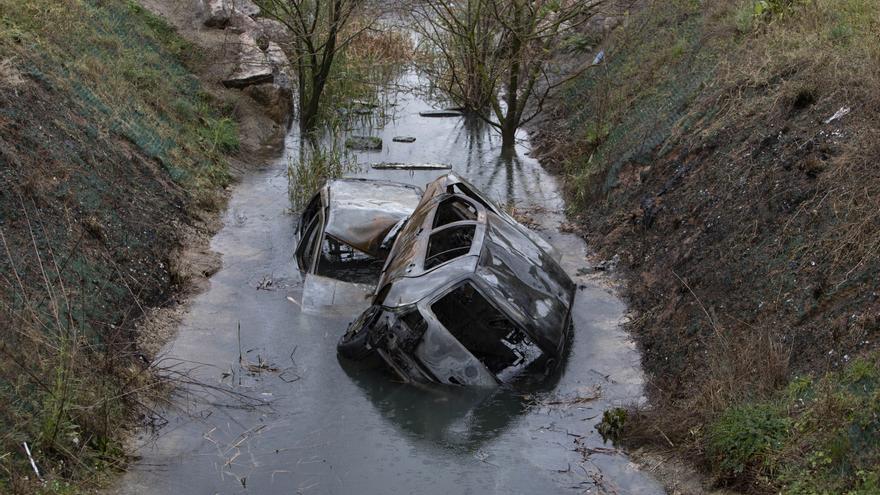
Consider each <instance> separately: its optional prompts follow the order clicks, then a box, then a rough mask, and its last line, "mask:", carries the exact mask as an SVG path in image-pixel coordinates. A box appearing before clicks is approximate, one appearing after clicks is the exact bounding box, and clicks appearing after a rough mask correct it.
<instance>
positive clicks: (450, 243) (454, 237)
mask: <svg viewBox="0 0 880 495" xmlns="http://www.w3.org/2000/svg"><path fill="white" fill-rule="evenodd" d="M476 231H477V226H476V225H456V226H454V227H449V228H447V229H443V230H440V231H438V232H434V233H433V234H431V237H430V238H428V254H427V255H425V270H430V269H431V268H434V267H435V266H438V265H441V264H443V263H446V262H447V261H451V260H453V259H455V258H458V257H461V256H464V255H466V254H468V253H469V252H470V250H471V244H473V242H474V234H475V233H476Z"/></svg>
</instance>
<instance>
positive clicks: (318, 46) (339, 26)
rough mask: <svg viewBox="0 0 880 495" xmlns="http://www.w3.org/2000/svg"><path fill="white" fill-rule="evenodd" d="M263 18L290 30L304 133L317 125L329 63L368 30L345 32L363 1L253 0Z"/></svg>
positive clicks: (291, 53)
mask: <svg viewBox="0 0 880 495" xmlns="http://www.w3.org/2000/svg"><path fill="white" fill-rule="evenodd" d="M255 3H257V4H258V5H259V6H260V8H261V9H262V11H263V15H265V16H267V17H269V18H272V19H275V20H277V21H279V22H281V23H282V24H284V25H285V26H287V28H288V29H289V30H290V32H291V34H292V42H291V43H290V46H289V47H288V50H287V51H288V52H289V53H290V55H292V58H293V60H292V61H291V63H292V65H293V69H294V71H295V72H296V79H297V91H298V95H297V107H298V110H299V111H298V115H299V126H300V130H301V131H302V132H303V133H304V134H306V133H310V132H311V131H313V130H314V129H315V127H316V126H317V124H318V112H319V110H320V103H321V96H322V94H323V93H324V89H325V87H326V86H327V82H328V81H329V79H330V71H331V69H332V68H333V63H334V61H335V60H336V58H337V55H339V54H340V53H341V52H342V51H343V50H345V48H346V47H347V46H348V45H349V44H350V43H351V42H352V41H353V40H354V39H355V38H356V37H357V35H358V34H359V33H360V32H362V31H363V30H365V29H368V28H369V27H370V24H371V23H363V24H362V25H361V27H359V28H358V29H354V30H353V29H348V27H349V25H350V24H351V21H352V20H353V18H354V17H355V16H356V15H357V14H358V13H359V10H360V9H362V7H363V6H364V4H365V3H366V2H364V1H362V0H256V2H255ZM364 18H366V17H364Z"/></svg>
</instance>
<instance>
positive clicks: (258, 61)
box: [223, 33, 275, 88]
mask: <svg viewBox="0 0 880 495" xmlns="http://www.w3.org/2000/svg"><path fill="white" fill-rule="evenodd" d="M238 49H239V54H238V64H237V65H236V68H235V70H234V71H233V73H232V74H230V75H229V77H227V78H226V79H224V80H223V85H224V86H226V87H227V88H245V87H248V86H252V85H256V84H263V83H271V82H274V80H275V74H274V71H273V68H272V64H270V63H269V57H268V56H267V55H266V53H264V52H263V50H261V49H260V47H259V45H258V44H257V41H256V40H255V39H254V37H253V36H251V35H250V34H249V33H242V34H240V35H239V36H238Z"/></svg>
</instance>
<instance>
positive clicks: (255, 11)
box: [229, 0, 260, 17]
mask: <svg viewBox="0 0 880 495" xmlns="http://www.w3.org/2000/svg"><path fill="white" fill-rule="evenodd" d="M229 1H230V3H231V4H232V9H233V10H234V11H236V12H241V13H242V14H244V15H247V16H250V17H255V16H258V15H260V7H258V6H257V4H255V3H254V2H253V1H252V0H229Z"/></svg>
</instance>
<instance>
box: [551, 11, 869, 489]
mask: <svg viewBox="0 0 880 495" xmlns="http://www.w3.org/2000/svg"><path fill="white" fill-rule="evenodd" d="M755 3H756V2H753V1H751V0H743V1H737V2H697V1H691V0H674V1H670V2H656V3H655V4H653V5H651V6H648V7H647V8H645V9H644V10H643V11H640V12H639V13H636V14H633V15H631V16H630V17H629V18H628V19H627V21H626V23H624V25H623V26H622V27H620V28H618V29H617V30H616V31H614V33H612V35H611V36H610V39H609V40H608V41H607V52H608V57H607V65H604V66H601V67H598V68H596V69H594V70H592V71H590V72H589V73H587V74H586V75H584V76H582V77H580V78H579V79H578V80H576V81H574V82H573V83H572V84H571V85H570V87H569V88H568V89H567V92H566V94H564V95H563V96H562V100H561V101H562V102H568V101H578V102H581V101H585V104H584V105H580V104H579V105H577V106H573V105H566V104H559V105H556V106H555V109H554V110H553V112H554V113H553V115H552V118H553V119H556V121H557V122H558V124H557V127H553V126H552V125H551V127H550V128H549V129H548V131H549V132H544V133H543V135H542V136H539V137H538V142H539V143H541V148H542V151H543V153H544V155H545V156H549V157H550V158H551V159H553V161H555V162H556V163H558V164H560V167H562V168H563V171H564V173H565V174H566V175H567V176H568V178H569V180H568V181H567V183H568V184H569V185H570V187H569V192H570V194H571V196H572V198H573V200H574V201H573V202H572V204H573V209H574V211H573V213H574V214H576V215H579V216H580V217H581V218H582V219H583V222H584V224H585V226H586V232H588V235H590V236H591V237H592V240H593V243H594V245H596V246H597V247H598V248H599V249H600V250H601V251H602V253H603V254H604V255H606V256H611V255H613V254H620V255H621V258H622V260H623V262H624V265H625V266H626V267H627V269H628V273H629V278H630V284H629V295H630V298H631V300H632V304H633V306H634V307H635V309H637V310H639V312H640V314H641V317H640V318H638V319H637V320H636V321H634V323H633V324H632V325H631V329H632V331H633V332H634V334H635V335H636V336H637V337H638V340H639V342H640V344H641V347H642V350H643V356H644V365H645V368H646V370H647V371H648V372H649V373H650V374H651V384H652V396H653V404H654V407H653V409H652V410H651V411H648V412H646V413H645V414H643V415H639V416H638V418H637V421H635V422H633V423H632V424H631V426H630V429H629V430H630V431H629V434H630V438H631V439H633V440H638V441H642V442H657V443H658V444H666V443H667V441H666V439H665V438H664V435H665V436H668V437H669V438H670V439H671V440H672V441H673V442H674V443H675V444H676V446H677V448H678V449H680V450H682V451H684V452H685V453H687V454H689V455H692V456H694V457H695V458H697V459H699V460H701V461H702V462H703V463H704V465H705V466H706V468H707V469H708V470H710V471H711V472H713V473H714V474H715V475H716V476H717V479H718V480H719V481H720V482H724V483H728V484H731V485H734V486H739V487H741V488H743V489H746V490H765V491H776V490H782V491H787V492H790V493H844V492H847V491H851V492H852V493H876V491H877V490H878V487H877V478H878V476H880V473H878V462H880V442H878V438H877V437H876V431H877V425H878V414H880V396H878V388H877V385H878V383H877V377H878V374H877V373H878V369H877V368H878V364H877V363H878V359H880V355H878V354H877V353H876V351H872V349H876V348H877V343H878V337H880V299H878V292H880V286H878V285H880V252H878V251H880V168H877V157H880V5H878V4H877V2H874V1H872V0H809V1H804V2H783V1H781V0H780V1H771V2H768V3H767V4H768V5H769V6H771V7H773V12H769V13H765V14H762V15H759V16H756V15H755V14H754V12H755ZM842 107H849V108H851V109H852V111H851V113H850V114H848V115H846V116H845V117H842V118H840V119H838V120H836V121H834V122H831V123H828V124H825V123H824V120H825V119H827V118H828V117H830V116H831V115H832V114H834V113H835V112H836V111H837V110H838V109H840V108H842ZM551 121H552V119H551ZM560 136H561V137H562V139H559V137H560ZM857 356H860V357H859V358H858V359H857ZM854 361H856V364H852V363H853V362H854ZM854 375H859V376H862V375H864V377H863V378H853V376H854ZM800 387H804V390H809V392H805V391H804V390H801V388H800ZM793 390H801V391H800V392H797V393H795V392H793ZM802 393H805V394H806V395H798V394H802ZM661 432H662V434H661ZM859 490H861V491H859ZM872 490H873V491H872Z"/></svg>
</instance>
